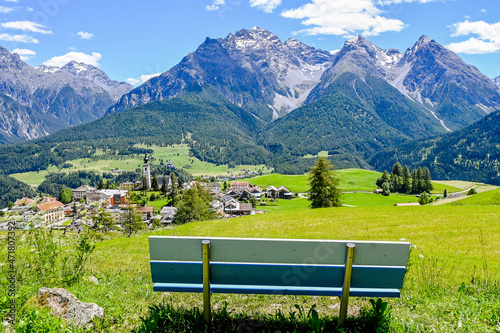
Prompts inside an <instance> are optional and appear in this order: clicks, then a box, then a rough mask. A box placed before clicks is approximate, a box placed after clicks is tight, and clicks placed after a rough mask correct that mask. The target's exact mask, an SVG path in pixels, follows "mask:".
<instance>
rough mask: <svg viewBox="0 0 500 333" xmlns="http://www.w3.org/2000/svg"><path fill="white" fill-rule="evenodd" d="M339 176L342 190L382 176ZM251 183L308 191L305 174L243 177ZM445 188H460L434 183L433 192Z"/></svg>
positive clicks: (349, 172)
mask: <svg viewBox="0 0 500 333" xmlns="http://www.w3.org/2000/svg"><path fill="white" fill-rule="evenodd" d="M336 173H337V176H338V177H339V178H340V189H341V190H342V191H370V192H371V191H373V190H374V189H375V188H376V187H377V186H376V185H375V182H376V181H377V179H378V178H380V177H381V176H382V174H381V173H380V172H376V171H370V170H363V169H342V170H336ZM245 180H246V181H248V182H250V183H251V184H254V185H257V186H260V187H262V188H266V187H268V186H271V185H273V186H275V187H278V186H281V185H283V186H285V187H286V188H287V189H289V190H290V191H292V192H308V191H309V185H308V181H307V175H280V174H274V173H273V174H269V175H264V176H260V177H255V178H249V179H245ZM445 189H447V190H448V192H449V193H452V192H459V191H461V190H462V189H461V188H458V187H455V186H453V185H450V184H440V183H434V191H433V193H435V194H438V193H439V194H442V193H443V192H444V190H445Z"/></svg>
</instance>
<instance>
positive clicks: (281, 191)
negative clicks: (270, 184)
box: [277, 186, 293, 199]
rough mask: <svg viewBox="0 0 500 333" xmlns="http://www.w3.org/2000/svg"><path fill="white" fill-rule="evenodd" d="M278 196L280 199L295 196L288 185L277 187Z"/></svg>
mask: <svg viewBox="0 0 500 333" xmlns="http://www.w3.org/2000/svg"><path fill="white" fill-rule="evenodd" d="M277 196H278V198H280V199H291V198H292V197H293V193H292V192H290V191H289V190H288V189H287V188H286V187H284V186H280V187H279V188H278V189H277Z"/></svg>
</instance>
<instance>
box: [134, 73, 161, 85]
mask: <svg viewBox="0 0 500 333" xmlns="http://www.w3.org/2000/svg"><path fill="white" fill-rule="evenodd" d="M161 74H162V73H156V74H145V75H141V76H139V77H138V78H133V77H131V78H128V79H127V82H128V83H129V84H131V85H133V86H134V87H137V86H140V85H141V84H143V83H144V82H146V81H148V80H149V79H152V78H154V77H156V76H160V75H161Z"/></svg>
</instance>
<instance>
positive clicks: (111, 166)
mask: <svg viewBox="0 0 500 333" xmlns="http://www.w3.org/2000/svg"><path fill="white" fill-rule="evenodd" d="M136 147H142V148H148V149H152V150H153V151H154V153H153V154H152V157H153V158H152V162H151V163H152V164H153V165H159V164H160V162H159V160H160V159H162V160H163V161H164V162H165V163H166V162H168V161H169V160H172V161H173V162H174V164H175V166H176V167H178V168H183V169H185V170H186V171H188V172H189V173H190V174H192V175H193V176H217V175H222V176H229V175H231V174H234V175H240V174H244V172H245V170H253V171H256V172H258V171H261V172H262V173H263V174H267V173H270V172H271V171H272V170H271V169H269V168H267V167H266V166H265V165H238V166H236V167H234V168H229V167H228V165H227V164H225V165H215V164H213V163H208V162H203V161H200V160H199V159H197V158H196V157H192V156H189V146H188V145H187V144H180V145H173V146H167V147H158V146H146V145H136ZM96 155H102V151H97V152H96ZM142 159H143V156H129V157H126V158H124V159H103V160H97V161H92V160H91V159H89V158H83V159H76V160H71V161H66V163H69V164H71V165H72V167H70V168H64V169H58V168H57V167H56V166H54V165H51V166H50V167H49V168H48V169H47V170H42V171H39V172H36V171H32V172H24V173H16V174H12V175H11V176H12V177H14V178H16V179H17V180H20V181H22V182H25V183H26V184H29V185H33V186H38V185H40V184H41V183H42V182H43V181H44V180H45V176H47V175H48V174H49V173H50V172H58V171H59V172H71V171H80V170H84V171H96V172H109V171H113V170H115V169H117V170H124V171H135V169H137V168H140V167H141V166H142V164H143V161H142Z"/></svg>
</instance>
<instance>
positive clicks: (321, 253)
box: [149, 236, 410, 324]
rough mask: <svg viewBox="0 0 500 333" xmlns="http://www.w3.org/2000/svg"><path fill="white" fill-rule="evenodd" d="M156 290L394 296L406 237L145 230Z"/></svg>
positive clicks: (406, 253) (344, 310)
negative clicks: (294, 236)
mask: <svg viewBox="0 0 500 333" xmlns="http://www.w3.org/2000/svg"><path fill="white" fill-rule="evenodd" d="M149 249H150V257H151V275H152V278H153V282H154V289H153V290H154V291H164V292H199V293H203V300H204V310H203V311H204V318H205V320H206V321H207V322H208V323H209V322H210V309H211V306H210V294H211V293H237V294H272V295H311V296H313V295H314V296H339V297H340V298H341V306H340V314H339V323H340V324H342V323H343V321H344V320H345V318H346V314H347V306H348V300H349V296H362V297H399V296H400V289H401V288H402V287H403V281H404V276H405V273H406V265H407V263H408V256H409V252H410V243H408V242H377V241H336V240H302V239H265V238H216V237H175V236H168V237H166V236H150V237H149Z"/></svg>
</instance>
